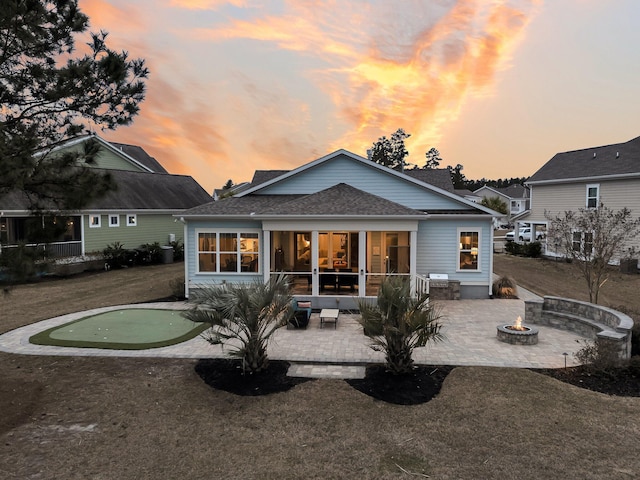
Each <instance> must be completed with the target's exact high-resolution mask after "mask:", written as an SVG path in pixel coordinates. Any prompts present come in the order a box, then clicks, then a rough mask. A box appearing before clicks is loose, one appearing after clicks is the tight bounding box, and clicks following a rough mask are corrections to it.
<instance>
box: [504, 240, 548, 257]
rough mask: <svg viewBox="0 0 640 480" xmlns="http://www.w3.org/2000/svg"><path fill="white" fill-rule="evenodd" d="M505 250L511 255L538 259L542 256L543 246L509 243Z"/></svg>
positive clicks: (534, 243)
mask: <svg viewBox="0 0 640 480" xmlns="http://www.w3.org/2000/svg"><path fill="white" fill-rule="evenodd" d="M504 249H505V250H506V252H507V253H510V254H511V255H521V256H524V257H531V258H537V257H539V256H540V255H541V254H542V244H541V243H540V242H528V243H518V242H507V243H506V244H505V246H504Z"/></svg>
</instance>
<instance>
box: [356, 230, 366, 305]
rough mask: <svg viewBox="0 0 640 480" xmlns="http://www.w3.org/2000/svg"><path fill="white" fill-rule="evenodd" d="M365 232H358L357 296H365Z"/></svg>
mask: <svg viewBox="0 0 640 480" xmlns="http://www.w3.org/2000/svg"><path fill="white" fill-rule="evenodd" d="M366 273H367V232H366V231H362V230H361V231H359V232H358V296H359V297H364V296H366V294H367V275H366Z"/></svg>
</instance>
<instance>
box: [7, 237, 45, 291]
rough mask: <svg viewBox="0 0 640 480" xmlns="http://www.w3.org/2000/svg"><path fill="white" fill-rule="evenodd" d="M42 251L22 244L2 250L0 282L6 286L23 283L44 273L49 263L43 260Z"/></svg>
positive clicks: (39, 247) (41, 248) (39, 248)
mask: <svg viewBox="0 0 640 480" xmlns="http://www.w3.org/2000/svg"><path fill="white" fill-rule="evenodd" d="M43 258H44V249H43V247H41V246H38V247H31V246H27V245H26V244H24V243H21V244H19V245H18V246H16V247H11V248H3V249H2V252H1V253H0V281H1V282H2V283H6V284H9V285H10V284H15V283H25V282H29V281H33V280H35V279H36V278H37V277H39V276H41V275H42V274H44V273H46V271H47V269H48V268H49V262H47V261H45V260H43Z"/></svg>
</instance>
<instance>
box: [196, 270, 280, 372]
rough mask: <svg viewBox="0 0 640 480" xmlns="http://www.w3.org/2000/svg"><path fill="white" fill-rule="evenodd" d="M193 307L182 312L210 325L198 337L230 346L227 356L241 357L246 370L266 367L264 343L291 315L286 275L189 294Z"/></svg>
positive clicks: (250, 370)
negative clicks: (264, 281) (267, 280)
mask: <svg viewBox="0 0 640 480" xmlns="http://www.w3.org/2000/svg"><path fill="white" fill-rule="evenodd" d="M193 297H194V298H193V301H194V302H195V303H196V306H195V307H194V308H193V309H191V310H189V311H188V312H186V313H185V317H187V318H188V319H189V320H192V321H194V322H204V323H208V324H210V325H211V328H209V329H208V330H206V331H205V332H204V333H203V334H202V336H203V338H204V339H205V340H207V341H208V342H209V343H211V344H212V345H219V344H222V345H223V346H225V345H229V346H230V353H229V355H230V356H233V357H237V358H240V359H242V365H243V369H244V370H245V371H248V372H250V373H256V372H260V371H262V370H264V369H266V368H267V366H268V365H269V359H268V357H267V343H268V341H269V338H270V337H271V335H273V333H274V332H275V331H276V330H277V329H278V328H280V327H282V326H284V325H286V324H287V322H288V320H289V318H291V315H292V314H293V311H292V308H291V295H290V294H289V282H288V280H287V278H286V277H284V276H282V275H281V276H279V277H277V278H272V279H271V280H270V281H269V282H267V283H262V282H259V281H256V282H253V283H250V284H232V283H228V284H223V285H218V286H212V287H207V288H203V289H201V290H200V291H198V292H197V293H194V295H193Z"/></svg>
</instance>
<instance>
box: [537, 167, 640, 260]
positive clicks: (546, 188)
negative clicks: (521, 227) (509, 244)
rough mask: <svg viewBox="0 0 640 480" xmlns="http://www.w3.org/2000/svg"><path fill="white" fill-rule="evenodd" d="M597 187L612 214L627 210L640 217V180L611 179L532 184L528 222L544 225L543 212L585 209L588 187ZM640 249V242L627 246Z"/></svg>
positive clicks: (601, 198) (553, 213)
mask: <svg viewBox="0 0 640 480" xmlns="http://www.w3.org/2000/svg"><path fill="white" fill-rule="evenodd" d="M590 184H599V185H600V201H601V202H602V203H603V204H604V205H605V206H606V207H607V208H610V209H612V210H613V211H618V210H621V209H622V208H625V207H626V208H628V209H629V210H631V213H632V215H633V216H634V217H636V218H638V217H640V181H639V180H637V179H636V180H633V179H629V180H612V181H600V182H582V183H573V184H567V185H534V186H533V187H532V188H531V196H532V200H531V214H530V215H528V216H527V218H526V219H524V220H526V221H528V222H539V223H543V222H546V218H545V211H547V212H549V213H550V214H551V215H554V216H555V215H562V214H563V213H564V212H565V211H578V210H579V209H580V208H585V206H586V191H587V185H590ZM632 246H633V247H635V248H636V249H640V239H637V240H635V241H632V242H631V243H630V244H629V247H632Z"/></svg>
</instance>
